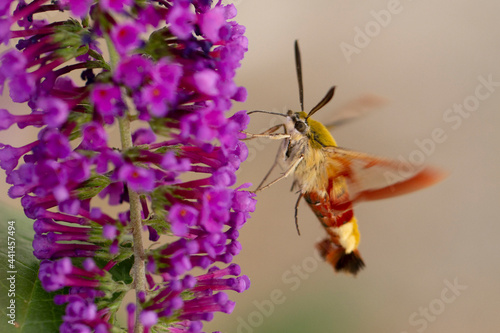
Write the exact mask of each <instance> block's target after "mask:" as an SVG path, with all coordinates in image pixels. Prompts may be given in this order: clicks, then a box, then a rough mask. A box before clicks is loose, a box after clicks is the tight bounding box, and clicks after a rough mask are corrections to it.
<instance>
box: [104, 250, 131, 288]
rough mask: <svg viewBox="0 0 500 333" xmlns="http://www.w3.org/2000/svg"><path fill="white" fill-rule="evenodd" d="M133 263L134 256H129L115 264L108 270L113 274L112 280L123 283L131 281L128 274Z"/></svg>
mask: <svg viewBox="0 0 500 333" xmlns="http://www.w3.org/2000/svg"><path fill="white" fill-rule="evenodd" d="M133 265H134V256H131V257H130V258H128V259H125V260H123V261H121V262H119V263H118V264H116V265H115V266H114V267H113V268H111V269H110V270H109V272H110V273H111V275H112V276H113V280H115V281H123V282H124V283H125V284H130V283H132V280H133V279H132V276H131V275H130V270H131V269H132V266H133Z"/></svg>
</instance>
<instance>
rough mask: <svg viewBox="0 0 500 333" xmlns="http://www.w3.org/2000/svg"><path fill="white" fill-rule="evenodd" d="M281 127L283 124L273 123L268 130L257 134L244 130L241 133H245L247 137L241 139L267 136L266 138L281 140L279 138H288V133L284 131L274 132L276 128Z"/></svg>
mask: <svg viewBox="0 0 500 333" xmlns="http://www.w3.org/2000/svg"><path fill="white" fill-rule="evenodd" d="M281 127H283V124H279V125H275V126H273V127H271V128H269V129H268V130H266V131H264V132H262V133H259V134H253V133H248V132H245V131H241V132H242V133H243V134H245V135H247V136H248V137H247V138H245V139H243V140H251V139H254V138H268V139H275V140H281V139H288V138H290V134H286V133H274V132H276V131H277V130H279V129H280V128H281Z"/></svg>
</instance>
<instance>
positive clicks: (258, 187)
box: [255, 152, 279, 192]
mask: <svg viewBox="0 0 500 333" xmlns="http://www.w3.org/2000/svg"><path fill="white" fill-rule="evenodd" d="M278 157H279V152H278V155H276V159H275V160H274V163H273V165H272V166H271V169H269V171H268V172H267V173H266V175H265V176H264V179H262V181H261V182H260V184H259V186H257V189H256V190H255V192H257V191H260V188H261V186H262V185H263V184H264V182H265V181H266V180H267V178H268V177H269V175H270V174H271V172H272V171H273V170H274V168H275V167H276V165H278Z"/></svg>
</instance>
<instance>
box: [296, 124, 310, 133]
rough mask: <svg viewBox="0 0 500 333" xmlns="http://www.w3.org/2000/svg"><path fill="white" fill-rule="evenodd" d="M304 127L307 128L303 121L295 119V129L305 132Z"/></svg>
mask: <svg viewBox="0 0 500 333" xmlns="http://www.w3.org/2000/svg"><path fill="white" fill-rule="evenodd" d="M306 128H307V126H306V123H304V122H303V121H297V122H296V123H295V129H296V130H297V131H299V132H300V133H303V132H305V130H306Z"/></svg>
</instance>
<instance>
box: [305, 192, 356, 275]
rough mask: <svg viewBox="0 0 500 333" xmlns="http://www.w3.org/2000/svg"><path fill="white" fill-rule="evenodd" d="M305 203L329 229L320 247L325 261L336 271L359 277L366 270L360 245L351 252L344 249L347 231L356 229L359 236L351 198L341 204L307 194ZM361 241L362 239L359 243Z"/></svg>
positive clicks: (325, 196) (311, 193)
mask: <svg viewBox="0 0 500 333" xmlns="http://www.w3.org/2000/svg"><path fill="white" fill-rule="evenodd" d="M345 195H347V192H346V193H345ZM304 199H305V200H306V202H307V203H308V205H309V207H311V209H312V211H313V212H314V214H315V215H316V216H317V217H318V219H319V221H320V222H321V224H322V225H323V227H325V230H326V232H327V233H328V236H329V237H327V238H325V239H324V240H323V241H321V242H319V243H318V244H317V245H316V247H317V249H318V250H319V252H320V254H321V256H322V257H323V259H325V260H326V261H328V262H329V263H330V264H331V265H332V266H333V268H334V269H335V271H345V272H348V273H352V274H356V273H357V272H358V271H359V270H360V269H361V268H363V267H364V266H365V264H364V262H363V259H361V256H360V254H359V251H358V249H357V243H356V244H355V246H354V248H349V249H346V248H345V247H344V246H343V245H342V237H345V233H344V231H345V230H348V229H349V230H353V229H352V228H355V231H356V232H357V222H356V218H355V217H354V212H353V210H352V203H351V202H349V200H348V198H347V200H346V201H344V202H342V203H340V202H339V201H338V200H331V199H330V196H329V195H320V194H318V193H317V192H307V193H304ZM358 241H359V237H358V239H357V240H356V242H358Z"/></svg>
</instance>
